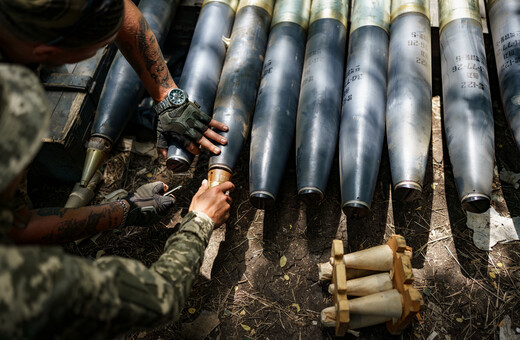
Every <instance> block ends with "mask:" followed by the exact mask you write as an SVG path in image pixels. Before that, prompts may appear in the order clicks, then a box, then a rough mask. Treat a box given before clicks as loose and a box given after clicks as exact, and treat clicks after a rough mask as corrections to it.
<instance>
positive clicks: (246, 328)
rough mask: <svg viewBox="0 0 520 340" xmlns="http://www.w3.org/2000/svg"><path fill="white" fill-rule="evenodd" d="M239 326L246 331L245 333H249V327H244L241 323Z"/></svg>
mask: <svg viewBox="0 0 520 340" xmlns="http://www.w3.org/2000/svg"><path fill="white" fill-rule="evenodd" d="M240 326H242V328H243V329H244V331H246V332H249V331H250V330H251V327H249V326H248V325H244V324H243V323H241V324H240Z"/></svg>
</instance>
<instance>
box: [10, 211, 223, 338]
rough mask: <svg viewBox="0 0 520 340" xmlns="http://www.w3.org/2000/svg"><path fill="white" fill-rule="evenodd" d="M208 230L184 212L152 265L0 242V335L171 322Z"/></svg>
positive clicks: (70, 334) (67, 333) (204, 221)
mask: <svg viewBox="0 0 520 340" xmlns="http://www.w3.org/2000/svg"><path fill="white" fill-rule="evenodd" d="M212 230H213V222H212V221H211V219H210V218H209V217H208V216H206V215H205V214H202V213H198V212H190V213H188V215H186V216H185V217H184V219H183V221H182V224H181V227H180V230H179V231H178V232H177V233H175V234H174V235H172V236H170V238H169V239H168V241H167V242H166V245H165V250H164V254H163V255H162V256H161V257H160V258H159V260H158V261H157V262H155V263H154V264H153V265H152V266H151V268H149V269H148V268H146V267H145V266H144V265H143V264H142V263H140V262H138V261H135V260H131V259H125V258H120V257H112V256H108V257H104V258H100V259H98V260H96V261H94V262H91V261H88V260H87V259H83V258H78V257H74V256H70V255H66V254H64V253H63V251H62V250H61V249H60V248H56V247H17V246H8V245H4V246H1V245H0V339H34V338H54V339H77V338H81V339H82V338H89V339H107V338H112V337H114V336H116V335H117V334H120V333H123V332H127V331H129V330H130V329H132V328H133V327H151V326H155V325H158V324H159V323H161V322H164V321H173V320H176V319H177V318H178V317H179V315H180V312H181V310H182V308H183V306H184V303H185V301H186V298H187V296H188V294H189V292H190V289H191V286H192V284H193V282H194V280H195V278H196V277H197V275H198V271H199V267H200V265H201V263H202V259H203V256H204V249H205V247H206V246H207V244H208V241H209V237H210V236H211V232H212Z"/></svg>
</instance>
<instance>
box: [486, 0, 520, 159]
mask: <svg viewBox="0 0 520 340" xmlns="http://www.w3.org/2000/svg"><path fill="white" fill-rule="evenodd" d="M488 15H489V22H490V24H491V34H492V36H493V45H494V49H495V60H496V63H497V70H498V79H499V84H500V92H501V94H502V104H503V105H504V111H505V114H506V117H507V120H508V121H509V125H510V126H511V130H512V131H513V136H515V140H516V145H517V147H518V149H519V150H520V1H517V0H489V1H488Z"/></svg>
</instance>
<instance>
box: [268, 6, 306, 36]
mask: <svg viewBox="0 0 520 340" xmlns="http://www.w3.org/2000/svg"><path fill="white" fill-rule="evenodd" d="M310 5H311V0H300V1H294V0H278V1H277V2H276V5H275V6H274V12H273V20H272V22H271V27H274V26H276V25H277V24H279V23H281V22H292V23H295V24H297V25H299V26H301V27H302V28H303V29H304V30H307V28H308V27H309V16H310Z"/></svg>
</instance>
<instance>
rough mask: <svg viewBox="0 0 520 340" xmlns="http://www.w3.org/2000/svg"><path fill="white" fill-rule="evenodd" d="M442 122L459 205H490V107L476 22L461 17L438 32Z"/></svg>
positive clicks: (477, 210)
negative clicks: (442, 106) (442, 107)
mask: <svg viewBox="0 0 520 340" xmlns="http://www.w3.org/2000/svg"><path fill="white" fill-rule="evenodd" d="M440 52H441V68H442V92H443V103H444V127H445V131H446V140H447V145H448V151H449V156H450V161H451V164H452V166H453V175H454V177H455V182H456V184H457V190H458V194H459V198H460V200H461V204H462V207H463V208H464V209H465V210H468V211H470V212H473V213H482V212H485V211H487V210H488V208H489V205H490V196H491V184H492V180H493V167H494V159H495V157H494V156H495V155H494V152H495V138H494V127H493V108H492V103H491V94H490V88H489V78H488V73H487V62H486V53H485V48H484V38H483V34H482V26H481V24H480V22H477V21H475V20H472V19H470V18H460V19H456V20H453V21H451V22H449V23H447V24H446V25H445V26H444V28H443V30H442V31H441V34H440Z"/></svg>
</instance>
